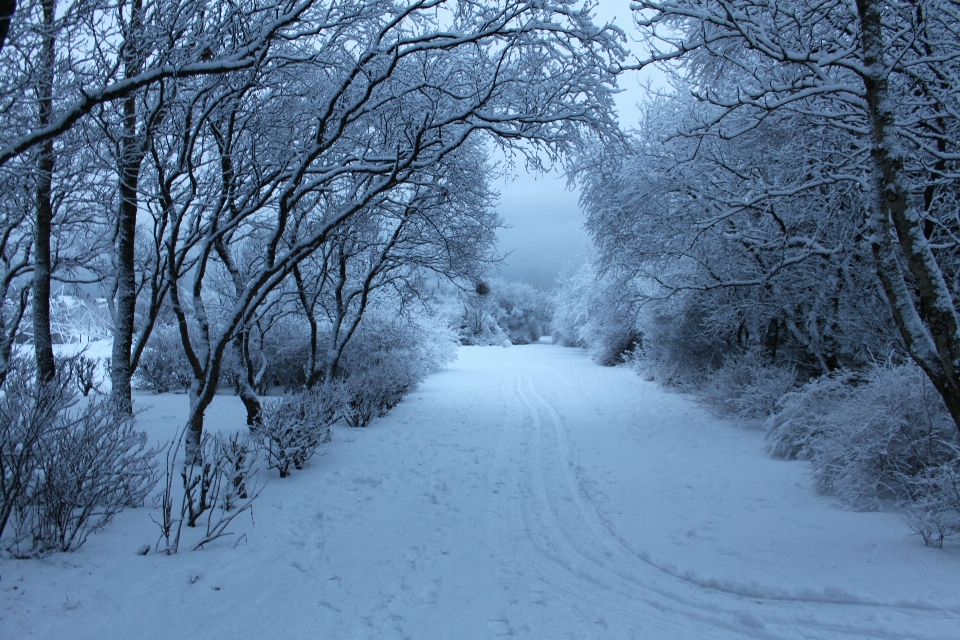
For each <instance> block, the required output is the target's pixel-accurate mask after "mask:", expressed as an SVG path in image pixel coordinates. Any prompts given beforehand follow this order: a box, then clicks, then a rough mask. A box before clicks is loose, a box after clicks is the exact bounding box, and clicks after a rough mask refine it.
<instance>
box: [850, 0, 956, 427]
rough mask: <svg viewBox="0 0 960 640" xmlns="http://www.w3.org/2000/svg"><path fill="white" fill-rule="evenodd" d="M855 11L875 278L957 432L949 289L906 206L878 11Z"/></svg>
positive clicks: (874, 6) (868, 5)
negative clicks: (869, 170)
mask: <svg viewBox="0 0 960 640" xmlns="http://www.w3.org/2000/svg"><path fill="white" fill-rule="evenodd" d="M857 8H858V11H859V14H860V22H861V32H862V38H861V42H862V46H863V60H864V65H865V67H866V69H867V73H866V74H865V75H864V78H863V81H864V87H865V89H866V98H867V104H868V116H869V119H870V125H871V131H872V140H871V142H872V150H871V160H872V163H873V166H872V184H871V185H870V186H871V194H870V195H871V197H872V198H873V203H872V204H873V206H872V209H873V210H872V211H871V220H870V222H871V227H872V229H871V231H872V233H873V238H872V240H871V242H872V245H873V252H874V256H875V258H876V262H877V272H878V274H879V276H880V280H881V282H882V283H883V289H884V292H885V293H886V296H887V299H888V301H889V303H890V307H891V309H892V311H893V316H894V320H895V322H896V324H897V328H898V329H899V331H900V334H901V336H902V337H903V339H904V342H905V343H906V345H907V349H908V350H909V352H910V354H911V356H912V357H913V359H914V360H915V361H916V363H917V364H918V365H919V366H920V368H921V369H923V371H924V372H925V373H926V374H927V376H928V377H929V378H930V381H931V382H932V383H933V386H934V387H935V388H936V389H937V391H938V392H939V393H940V396H941V397H942V398H943V401H944V403H945V404H946V407H947V410H948V411H949V412H950V415H951V416H952V417H953V420H954V422H955V423H956V425H957V428H958V429H960V384H958V368H960V322H958V318H957V311H956V307H955V306H954V300H953V296H952V295H951V293H950V288H949V286H948V285H947V282H946V280H945V278H944V276H943V272H942V271H941V269H940V266H939V264H938V263H937V260H936V256H935V255H934V253H933V249H932V248H931V246H930V243H929V241H928V239H927V237H926V235H925V234H924V224H923V217H922V215H921V213H920V211H919V209H918V207H917V206H916V205H915V204H914V203H913V202H911V196H910V187H909V184H908V182H907V177H906V175H905V169H904V164H905V154H906V150H905V149H904V148H903V145H902V143H901V141H900V139H899V137H898V136H897V133H896V114H895V113H894V111H893V105H894V104H895V100H894V99H893V98H894V97H893V96H891V95H890V90H889V81H888V75H889V72H888V70H887V68H886V66H885V61H884V58H883V55H884V50H885V46H886V43H885V41H884V36H883V25H882V11H883V5H882V3H881V2H879V1H878V0H858V2H857ZM894 233H895V234H896V239H897V241H898V243H897V244H895V243H894V240H893V237H894ZM897 246H899V249H900V251H897ZM901 255H902V258H903V259H904V260H905V262H906V265H907V268H908V269H909V270H910V275H911V276H912V280H913V282H914V290H913V291H911V290H910V287H909V286H908V284H907V280H906V277H905V274H904V273H903V271H902V270H901V267H900V258H901ZM914 297H916V300H917V301H916V302H914ZM921 311H922V313H921Z"/></svg>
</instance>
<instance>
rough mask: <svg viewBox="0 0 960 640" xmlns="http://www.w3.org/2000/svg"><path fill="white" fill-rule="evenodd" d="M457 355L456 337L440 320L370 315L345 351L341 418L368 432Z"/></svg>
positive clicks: (380, 314)
mask: <svg viewBox="0 0 960 640" xmlns="http://www.w3.org/2000/svg"><path fill="white" fill-rule="evenodd" d="M456 349H457V338H456V335H455V334H454V333H453V331H451V330H450V329H449V328H448V327H447V326H445V325H444V324H443V323H442V322H441V321H440V320H439V319H438V318H434V317H419V318H417V317H401V318H388V317H387V316H386V315H385V314H383V313H372V314H369V315H368V316H367V317H365V318H364V320H363V322H362V323H361V324H360V327H359V329H358V331H357V333H356V334H354V337H353V339H352V340H351V341H350V343H349V344H348V345H347V348H346V349H345V350H344V354H343V359H342V362H341V366H340V375H341V380H342V384H343V394H344V395H343V397H344V400H343V405H342V408H341V412H342V417H343V418H344V420H346V422H347V424H349V425H350V426H354V427H364V426H367V425H368V424H369V423H370V421H371V420H373V418H375V417H377V416H382V415H385V414H386V413H387V411H389V410H390V409H392V408H393V407H394V406H396V405H397V404H398V403H399V402H400V401H401V400H402V399H403V397H404V396H405V395H406V394H407V393H408V392H409V391H410V390H412V389H413V388H414V387H416V386H417V384H419V383H420V382H421V381H422V380H423V379H424V378H426V377H427V376H428V375H429V374H431V373H433V372H435V371H438V370H440V369H441V368H443V367H444V366H446V365H447V364H449V363H450V362H452V361H453V360H454V359H456Z"/></svg>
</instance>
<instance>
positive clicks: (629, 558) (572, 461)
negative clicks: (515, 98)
mask: <svg viewBox="0 0 960 640" xmlns="http://www.w3.org/2000/svg"><path fill="white" fill-rule="evenodd" d="M136 404H137V407H138V410H139V411H140V418H139V424H140V426H141V427H142V428H144V429H147V430H148V431H149V432H150V433H151V436H152V437H155V438H158V439H162V438H168V437H170V436H172V434H173V433H174V432H175V431H176V429H177V427H178V426H180V424H182V422H183V420H184V418H185V416H186V412H187V398H186V396H183V395H165V396H147V395H144V396H138V397H137V398H136ZM208 423H209V424H210V425H211V426H214V427H215V428H219V429H225V430H227V429H239V428H243V425H244V414H243V408H242V406H241V404H240V402H239V401H238V400H237V399H236V398H234V397H228V396H222V397H218V398H217V399H216V401H215V403H214V405H213V407H212V408H211V411H210V414H209V422H208ZM762 440H763V438H762V433H761V432H760V431H757V430H755V429H750V428H745V427H741V426H737V425H735V424H733V423H731V422H728V421H722V420H717V419H714V418H712V417H710V416H709V415H707V414H706V413H705V412H704V411H703V410H701V409H699V408H698V407H696V406H695V405H692V404H689V403H688V402H687V401H686V400H685V399H684V398H683V397H682V396H679V395H676V394H672V393H669V392H667V391H664V390H662V389H660V388H658V387H657V386H656V385H655V384H654V383H651V382H645V381H643V380H641V379H640V378H639V377H638V376H636V375H635V374H634V373H633V372H631V371H629V370H627V369H624V368H617V369H610V368H604V367H600V366H598V365H596V364H594V363H593V362H591V361H590V359H589V357H588V356H587V355H586V354H585V353H584V352H583V351H580V350H576V349H564V348H562V347H557V346H553V345H549V344H546V343H543V342H541V343H539V344H534V345H528V346H522V347H516V348H513V349H500V348H494V347H464V348H462V349H461V350H460V357H459V360H458V361H457V362H456V363H454V364H453V365H452V366H450V367H449V368H448V369H447V370H445V371H443V372H441V373H438V374H436V375H433V376H431V377H430V378H429V379H428V380H427V381H426V382H424V383H423V384H422V385H421V386H420V388H419V389H417V390H416V391H415V392H413V393H412V394H411V395H410V396H409V397H408V398H407V399H406V400H404V402H402V403H401V404H400V405H399V406H398V407H397V408H396V409H394V410H393V411H392V412H391V414H390V415H389V416H387V417H386V418H383V419H379V420H375V421H374V422H373V424H372V425H371V426H370V427H368V428H366V429H351V428H349V427H346V426H342V425H339V424H338V425H335V427H334V438H333V442H331V443H330V444H329V445H325V448H324V449H323V450H322V451H321V452H320V453H319V454H318V455H317V456H316V457H314V458H313V460H312V461H311V462H310V464H309V466H308V467H307V468H306V469H305V470H304V471H302V472H295V473H294V474H293V475H292V476H291V477H290V478H285V479H282V480H281V479H280V478H278V477H276V476H275V475H271V476H269V480H268V484H267V486H266V488H265V490H264V491H263V493H262V494H261V496H260V498H259V499H258V501H257V503H256V504H255V511H254V520H253V522H252V523H251V520H250V518H245V519H244V520H242V521H239V522H238V524H237V525H236V526H235V531H236V532H237V534H238V536H239V539H238V536H234V537H233V538H230V539H227V540H226V541H223V540H221V541H218V542H216V543H214V544H213V545H212V546H211V547H209V548H207V549H204V550H202V551H198V552H190V551H182V552H181V553H180V554H179V555H176V556H169V557H168V556H164V555H161V554H157V553H150V554H148V555H146V556H140V555H137V550H138V549H140V548H141V547H142V546H143V545H144V544H146V543H150V544H153V543H154V542H155V541H156V539H157V536H158V533H159V532H158V530H157V529H156V527H155V526H154V525H153V524H152V523H151V521H150V515H151V513H154V514H155V511H153V510H152V509H135V510H128V511H126V512H124V513H123V514H121V516H120V517H119V518H118V519H117V520H116V521H114V523H112V524H111V525H110V526H109V527H107V529H105V530H104V531H102V532H100V533H99V534H97V535H95V536H92V537H91V538H90V540H89V541H88V542H87V544H86V545H85V546H84V547H83V548H81V549H80V550H79V551H78V552H76V553H71V554H59V555H54V556H51V557H49V558H46V559H43V560H10V559H3V560H0V637H3V638H14V637H17V638H33V637H37V638H98V639H99V638H133V637H137V638H181V637H198V638H246V637H284V638H292V639H295V638H318V637H319V638H423V639H427V638H494V637H500V636H509V635H516V636H520V637H528V638H549V639H555V638H578V639H580V638H747V637H757V638H850V637H860V638H862V637H868V638H943V639H947V638H956V637H958V635H960V596H958V595H957V593H956V584H957V582H956V576H957V575H958V574H960V549H958V547H957V545H956V544H953V545H952V546H950V544H949V543H948V545H947V546H948V548H945V549H943V550H937V549H929V548H926V547H924V546H923V544H922V541H921V540H920V538H919V537H917V536H915V535H913V534H912V533H911V532H910V530H909V529H908V528H907V527H906V526H905V525H904V523H903V522H902V521H901V520H900V518H899V516H897V515H896V514H894V513H855V512H849V511H844V510H842V509H840V508H838V507H837V506H836V505H835V503H834V502H833V501H832V500H831V499H830V498H829V497H823V496H819V495H816V494H815V493H814V491H813V489H812V488H811V481H810V479H809V475H808V470H807V468H806V466H805V464H804V463H800V462H787V461H782V460H777V459H772V458H770V457H769V456H768V455H767V454H766V453H765V452H764V449H763V442H762ZM261 474H262V475H263V474H266V470H263V471H261Z"/></svg>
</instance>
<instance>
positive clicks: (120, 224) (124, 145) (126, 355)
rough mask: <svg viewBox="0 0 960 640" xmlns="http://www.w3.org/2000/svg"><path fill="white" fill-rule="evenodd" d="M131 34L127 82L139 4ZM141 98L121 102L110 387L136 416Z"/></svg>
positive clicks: (119, 404)
mask: <svg viewBox="0 0 960 640" xmlns="http://www.w3.org/2000/svg"><path fill="white" fill-rule="evenodd" d="M130 14H131V15H130V22H129V25H128V30H129V31H128V33H127V34H126V38H125V41H124V46H123V61H124V69H125V73H126V75H127V77H130V76H134V75H136V74H137V73H139V72H140V67H141V64H140V53H139V42H138V38H137V36H138V34H139V30H140V27H141V25H140V14H141V3H140V0H135V2H133V3H132V4H131V8H130ZM137 121H138V114H137V94H136V93H133V94H130V95H129V96H127V97H126V98H124V100H123V131H122V133H121V137H120V157H119V162H118V174H119V196H120V206H119V209H118V211H117V231H116V243H115V249H114V251H115V252H116V256H115V260H116V270H117V271H116V294H115V295H116V300H115V306H116V314H117V317H116V319H115V322H114V331H113V354H112V357H111V361H110V362H111V368H110V383H111V386H112V399H113V403H114V407H115V409H116V410H117V411H118V412H121V413H127V414H132V413H133V398H132V392H131V391H132V390H131V385H130V379H131V378H132V377H133V367H132V361H131V349H132V348H133V333H134V329H135V327H134V322H135V318H136V311H137V272H136V263H135V259H136V247H135V245H136V238H137V206H138V197H137V192H138V189H139V181H140V167H141V165H142V164H143V158H144V154H145V153H146V145H145V144H143V141H142V140H141V136H140V135H138V132H137Z"/></svg>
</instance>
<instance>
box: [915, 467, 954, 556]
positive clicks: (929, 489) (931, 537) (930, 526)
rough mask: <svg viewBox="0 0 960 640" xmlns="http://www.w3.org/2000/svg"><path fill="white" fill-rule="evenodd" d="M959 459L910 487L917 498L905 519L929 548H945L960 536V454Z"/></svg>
mask: <svg viewBox="0 0 960 640" xmlns="http://www.w3.org/2000/svg"><path fill="white" fill-rule="evenodd" d="M955 456H956V457H955V459H954V460H953V461H952V462H948V463H945V464H942V465H940V466H938V467H934V468H932V469H928V470H927V472H926V473H924V474H922V475H920V476H915V477H914V478H912V479H911V482H910V483H909V486H910V488H911V489H912V490H913V492H914V494H915V495H914V498H913V502H911V503H908V504H907V505H906V508H905V509H904V512H905V513H904V516H905V519H906V521H907V525H908V526H909V527H910V528H911V529H913V530H914V531H915V532H916V533H917V534H919V535H920V536H921V537H922V538H923V543H924V544H925V545H927V546H928V547H937V548H941V547H943V541H944V540H945V539H946V538H948V537H949V536H952V535H955V534H957V533H960V451H955Z"/></svg>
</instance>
